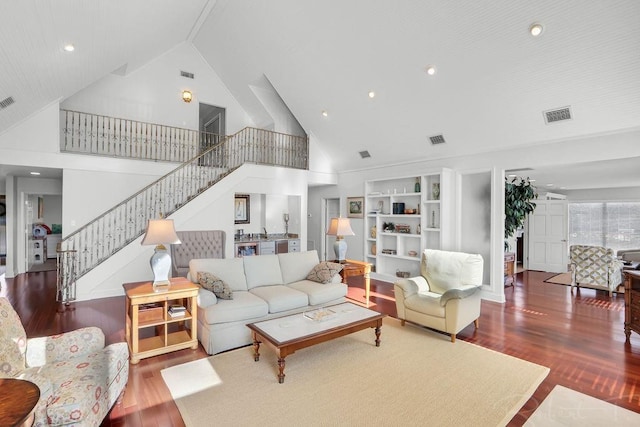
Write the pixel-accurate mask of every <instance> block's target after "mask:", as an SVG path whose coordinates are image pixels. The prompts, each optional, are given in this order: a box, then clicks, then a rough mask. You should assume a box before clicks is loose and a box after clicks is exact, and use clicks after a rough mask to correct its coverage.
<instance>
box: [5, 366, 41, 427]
mask: <svg viewBox="0 0 640 427" xmlns="http://www.w3.org/2000/svg"><path fill="white" fill-rule="evenodd" d="M38 399H40V389H39V388H38V386H37V385H35V384H34V383H32V382H31V381H25V380H19V379H16V378H2V379H0V426H30V425H32V424H33V421H34V417H35V415H34V412H33V410H34V409H35V407H36V404H37V403H38Z"/></svg>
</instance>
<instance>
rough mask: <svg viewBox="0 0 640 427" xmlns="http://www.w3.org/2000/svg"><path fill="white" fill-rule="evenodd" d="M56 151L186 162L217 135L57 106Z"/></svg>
mask: <svg viewBox="0 0 640 427" xmlns="http://www.w3.org/2000/svg"><path fill="white" fill-rule="evenodd" d="M60 129H61V135H60V151H63V152H74V153H79V154H95V155H99V156H112V157H127V158H131V159H139V160H155V161H168V162H181V163H182V162H186V161H187V160H189V159H192V158H193V157H195V156H196V155H197V154H198V153H200V152H202V151H204V150H206V149H207V148H209V147H212V146H214V145H216V144H218V143H219V142H220V140H221V136H220V135H217V134H213V133H206V132H200V131H197V130H191V129H182V128H177V127H172V126H164V125H159V124H155V123H144V122H138V121H136V120H128V119H120V118H116V117H109V116H100V115H97V114H90V113H81V112H78V111H70V110H60Z"/></svg>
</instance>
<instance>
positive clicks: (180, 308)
mask: <svg viewBox="0 0 640 427" xmlns="http://www.w3.org/2000/svg"><path fill="white" fill-rule="evenodd" d="M169 311H170V312H173V313H177V312H180V311H182V312H185V311H187V308H186V307H185V306H183V305H171V306H169Z"/></svg>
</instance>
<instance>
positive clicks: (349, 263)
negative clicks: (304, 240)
mask: <svg viewBox="0 0 640 427" xmlns="http://www.w3.org/2000/svg"><path fill="white" fill-rule="evenodd" d="M331 262H336V263H338V264H341V265H342V271H341V272H340V277H342V283H345V284H348V283H347V279H348V278H349V277H351V276H364V299H365V303H366V305H367V307H369V294H370V291H371V278H370V275H371V263H368V262H365V261H356V260H353V259H348V260H345V262H342V263H341V262H339V261H331Z"/></svg>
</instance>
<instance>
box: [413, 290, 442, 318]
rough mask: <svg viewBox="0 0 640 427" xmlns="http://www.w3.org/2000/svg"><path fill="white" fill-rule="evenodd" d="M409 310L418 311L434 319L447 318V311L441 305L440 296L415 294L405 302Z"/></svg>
mask: <svg viewBox="0 0 640 427" xmlns="http://www.w3.org/2000/svg"><path fill="white" fill-rule="evenodd" d="M404 305H405V307H406V308H407V309H408V310H413V311H417V312H418V313H424V314H427V315H429V316H434V317H445V313H446V309H445V307H443V306H442V305H441V304H440V294H436V293H433V292H424V293H420V294H413V295H411V296H410V297H409V298H407V299H405V300H404Z"/></svg>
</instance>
